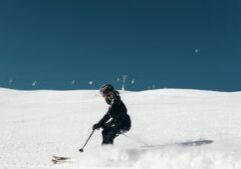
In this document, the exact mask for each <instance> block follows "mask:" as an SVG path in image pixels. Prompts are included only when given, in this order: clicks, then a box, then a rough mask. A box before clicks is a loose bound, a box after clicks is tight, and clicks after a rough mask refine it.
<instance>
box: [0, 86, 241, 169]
mask: <svg viewBox="0 0 241 169" xmlns="http://www.w3.org/2000/svg"><path fill="white" fill-rule="evenodd" d="M122 98H123V101H124V102H125V103H126V105H127V107H128V110H129V114H130V115H131V117H132V121H133V126H132V130H131V131H130V132H129V133H127V135H128V137H126V136H119V137H118V138H117V139H116V141H115V146H113V147H101V146H100V143H101V135H100V131H97V132H96V133H94V135H93V138H92V139H91V140H90V143H89V144H88V145H87V147H86V149H85V152H84V153H79V152H78V149H79V148H80V147H81V146H82V145H83V143H84V141H85V140H86V138H87V137H88V135H89V133H90V132H91V127H92V125H93V124H94V123H95V122H97V121H98V120H99V119H100V118H101V117H102V115H103V114H104V113H105V112H106V110H107V108H108V107H107V105H106V104H105V102H104V101H103V99H102V98H101V97H100V96H99V93H98V91H15V90H7V89H0V169H30V168H31V169H55V168H56V169H80V168H127V167H128V168H132V169H136V168H138V169H139V168H140V169H142V168H146V169H152V168H153V169H157V168H161V169H233V168H235V169H240V168H241V122H240V121H241V104H240V103H241V93H240V92H234V93H225V92H211V91H199V90H180V89H179V90H177V89H162V90H151V91H143V92H124V93H122ZM197 140H212V141H213V143H211V144H207V145H202V146H194V145H193V146H192V145H191V144H188V142H190V141H197ZM180 143H184V144H180ZM144 144H145V145H149V146H151V147H148V148H143V147H141V146H143V145H144ZM52 155H60V156H61V155H62V156H70V157H73V161H72V162H69V163H65V164H58V165H53V164H52V163H51V162H50V159H51V156H52Z"/></svg>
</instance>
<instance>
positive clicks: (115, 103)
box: [92, 84, 131, 145]
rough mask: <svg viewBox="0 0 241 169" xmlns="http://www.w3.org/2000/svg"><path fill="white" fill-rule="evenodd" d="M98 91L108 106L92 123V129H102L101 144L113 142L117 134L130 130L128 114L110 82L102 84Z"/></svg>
mask: <svg viewBox="0 0 241 169" xmlns="http://www.w3.org/2000/svg"><path fill="white" fill-rule="evenodd" d="M100 93H101V95H102V96H103V98H104V99H105V101H106V103H107V104H109V105H110V107H109V109H108V111H107V113H106V114H105V115H104V116H103V117H102V119H101V120H100V121H99V122H98V123H96V124H94V125H93V127H92V129H93V130H96V129H97V130H98V129H100V128H102V129H103V130H102V145H105V144H113V143H114V139H115V138H116V137H117V136H118V135H120V134H122V133H124V132H127V131H129V130H130V128H131V120H130V116H129V115H128V114H127V109H126V106H125V104H124V103H123V102H122V100H121V97H120V93H119V92H118V91H117V90H115V89H114V87H113V86H112V85H111V84H106V85H104V86H102V87H101V88H100Z"/></svg>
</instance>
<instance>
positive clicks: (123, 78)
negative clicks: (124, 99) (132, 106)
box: [121, 75, 128, 91]
mask: <svg viewBox="0 0 241 169" xmlns="http://www.w3.org/2000/svg"><path fill="white" fill-rule="evenodd" d="M127 77H128V76H127V75H122V87H121V90H123V91H124V90H125V83H126V79H127Z"/></svg>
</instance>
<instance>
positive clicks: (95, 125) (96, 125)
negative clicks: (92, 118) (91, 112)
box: [92, 123, 101, 130]
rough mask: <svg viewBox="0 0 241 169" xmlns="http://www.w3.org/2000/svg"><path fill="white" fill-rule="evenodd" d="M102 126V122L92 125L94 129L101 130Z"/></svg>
mask: <svg viewBox="0 0 241 169" xmlns="http://www.w3.org/2000/svg"><path fill="white" fill-rule="evenodd" d="M100 127H101V126H100V124H98V123H96V124H94V125H93V126H92V129H93V130H99V129H100Z"/></svg>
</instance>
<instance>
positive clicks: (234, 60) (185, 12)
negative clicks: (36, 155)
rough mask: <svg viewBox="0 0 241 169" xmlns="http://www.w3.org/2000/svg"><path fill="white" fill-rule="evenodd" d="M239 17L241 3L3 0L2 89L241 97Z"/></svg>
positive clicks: (237, 0) (221, 0)
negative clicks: (123, 80) (122, 85)
mask: <svg viewBox="0 0 241 169" xmlns="http://www.w3.org/2000/svg"><path fill="white" fill-rule="evenodd" d="M240 18H241V1H240V0H172V1H170V0H163V1H157V0H88V1H81V0H68V1H66V0H65V1H63V0H40V1H32V0H21V1H19V0H2V1H1V2H0V85H1V86H2V87H11V88H18V89H74V88H81V89H85V88H90V87H89V86H88V84H87V82H88V81H89V80H94V81H95V82H96V83H94V86H93V87H91V88H98V87H99V85H101V84H103V83H106V82H109V83H113V84H114V85H115V86H118V87H119V84H118V83H116V79H117V77H118V76H120V75H122V74H128V75H129V77H130V78H129V80H131V79H135V80H136V83H135V84H134V85H130V83H129V82H128V88H129V89H131V90H142V89H146V88H147V87H148V86H151V85H153V84H155V85H156V87H158V88H163V87H167V88H193V89H208V90H221V91H237V90H241V79H240V73H241V19H240ZM9 79H14V80H15V83H13V84H12V85H11V86H9V84H8V80H9ZM35 79H36V80H38V82H39V83H38V85H37V86H35V87H32V86H31V82H32V81H33V80H35ZM72 79H75V80H76V81H77V85H76V86H71V85H70V81H71V80H72Z"/></svg>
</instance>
